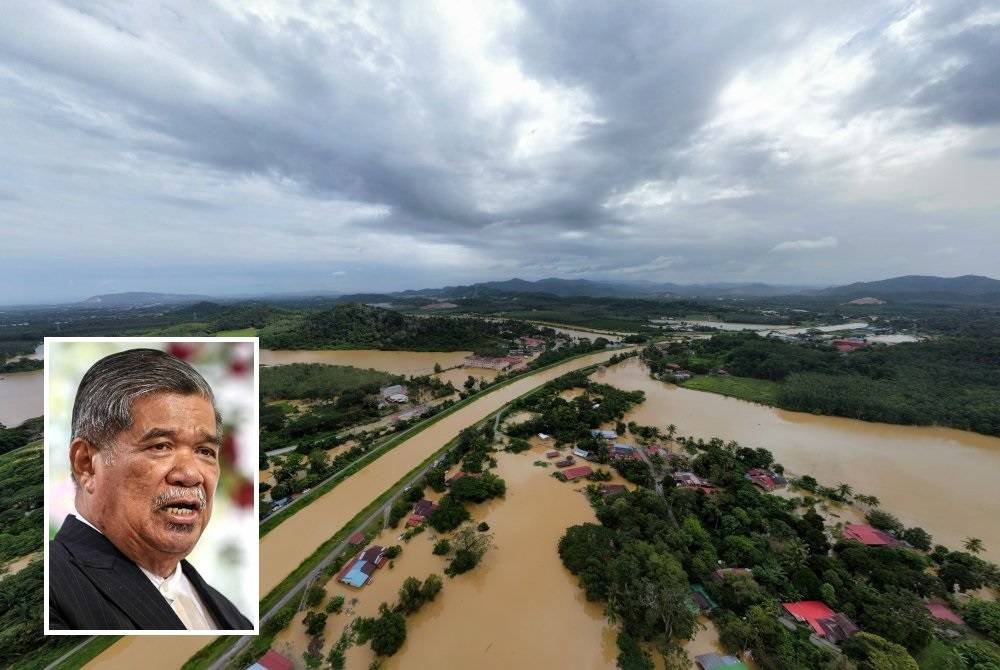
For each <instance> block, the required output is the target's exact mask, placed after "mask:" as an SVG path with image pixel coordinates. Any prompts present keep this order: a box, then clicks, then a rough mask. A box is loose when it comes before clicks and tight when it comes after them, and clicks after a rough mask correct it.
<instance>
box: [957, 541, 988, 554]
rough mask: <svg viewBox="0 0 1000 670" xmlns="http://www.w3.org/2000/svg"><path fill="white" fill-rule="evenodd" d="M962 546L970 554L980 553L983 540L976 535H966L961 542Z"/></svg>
mask: <svg viewBox="0 0 1000 670" xmlns="http://www.w3.org/2000/svg"><path fill="white" fill-rule="evenodd" d="M962 546H963V547H965V550H966V551H967V552H969V553H970V554H980V553H982V552H983V541H982V540H980V539H979V538H978V537H967V538H965V541H964V542H962Z"/></svg>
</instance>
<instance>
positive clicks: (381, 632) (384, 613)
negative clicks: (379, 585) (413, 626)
mask: <svg viewBox="0 0 1000 670" xmlns="http://www.w3.org/2000/svg"><path fill="white" fill-rule="evenodd" d="M379 613H380V616H379V617H378V618H377V619H375V620H374V621H372V623H371V626H370V635H371V643H372V651H374V652H375V653H376V654H378V655H379V656H392V655H393V654H395V653H396V652H397V651H399V648H400V647H402V646H403V643H404V642H406V618H405V617H404V616H403V615H402V614H400V613H399V612H395V611H393V610H390V609H389V608H388V606H387V605H386V604H385V603H382V605H381V606H380V607H379Z"/></svg>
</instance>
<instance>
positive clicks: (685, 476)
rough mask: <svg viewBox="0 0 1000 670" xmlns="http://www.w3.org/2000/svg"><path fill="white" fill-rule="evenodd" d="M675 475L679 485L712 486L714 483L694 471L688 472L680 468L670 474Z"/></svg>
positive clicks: (674, 477)
mask: <svg viewBox="0 0 1000 670" xmlns="http://www.w3.org/2000/svg"><path fill="white" fill-rule="evenodd" d="M670 476H671V477H673V479H674V481H675V482H677V485H678V486H689V487H699V486H711V485H712V483H711V482H710V481H708V480H707V479H702V478H701V477H699V476H698V475H696V474H695V473H693V472H687V471H683V470H679V471H677V472H674V473H673V474H671V475H670Z"/></svg>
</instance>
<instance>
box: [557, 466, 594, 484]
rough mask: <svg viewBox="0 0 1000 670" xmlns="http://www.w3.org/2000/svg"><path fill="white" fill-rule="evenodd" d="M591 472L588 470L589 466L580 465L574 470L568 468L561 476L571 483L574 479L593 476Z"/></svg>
mask: <svg viewBox="0 0 1000 670" xmlns="http://www.w3.org/2000/svg"><path fill="white" fill-rule="evenodd" d="M593 472H594V471H593V470H591V469H590V466H589V465H581V466H579V467H576V468H568V469H566V470H563V474H564V475H565V476H566V479H568V480H569V481H573V480H574V479H579V478H580V477H586V476H588V475H591V474H593Z"/></svg>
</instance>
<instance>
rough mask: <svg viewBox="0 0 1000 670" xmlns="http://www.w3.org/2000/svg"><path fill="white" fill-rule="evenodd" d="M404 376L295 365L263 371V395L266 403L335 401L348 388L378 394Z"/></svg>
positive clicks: (346, 366)
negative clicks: (274, 401) (324, 399)
mask: <svg viewBox="0 0 1000 670" xmlns="http://www.w3.org/2000/svg"><path fill="white" fill-rule="evenodd" d="M401 381H402V377H399V376H397V375H391V374H389V373H388V372H381V371H379V370H362V369H360V368H355V367H352V366H349V365H322V364H319V363H292V364H290V365H276V366H270V367H262V368H261V369H260V394H261V397H262V398H263V399H264V400H266V401H270V400H278V399H281V400H291V399H303V400H304V399H322V398H327V399H329V398H333V397H334V396H336V395H338V394H340V393H341V392H343V391H346V390H348V389H357V388H364V389H366V390H368V391H370V392H372V393H377V392H378V389H379V387H380V386H386V385H388V384H392V383H400V382H401Z"/></svg>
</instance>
